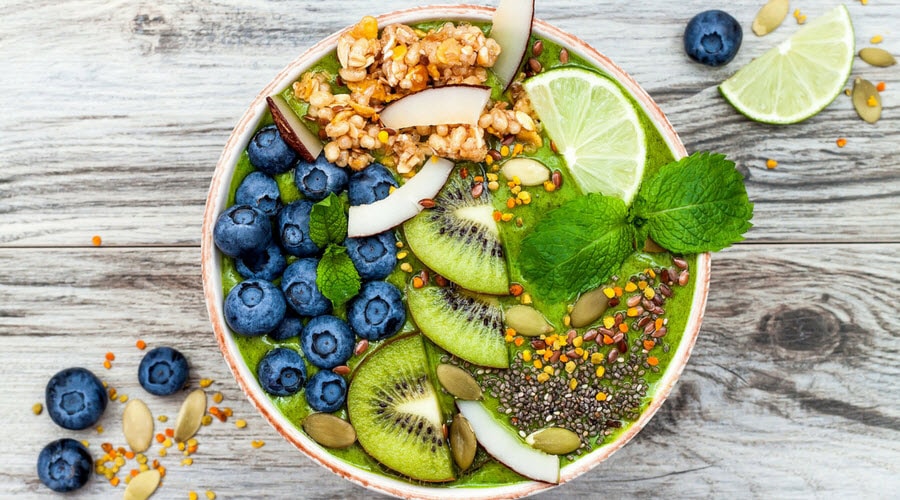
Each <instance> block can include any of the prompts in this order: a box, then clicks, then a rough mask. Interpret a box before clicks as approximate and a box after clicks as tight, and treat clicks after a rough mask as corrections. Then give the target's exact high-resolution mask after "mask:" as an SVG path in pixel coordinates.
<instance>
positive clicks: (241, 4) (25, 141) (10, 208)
mask: <svg viewBox="0 0 900 500" xmlns="http://www.w3.org/2000/svg"><path fill="white" fill-rule="evenodd" d="M420 3H421V2H413V1H398V2H392V4H391V7H392V8H393V7H396V8H404V7H412V6H415V5H418V4H420ZM757 3H758V2H737V3H736V4H735V5H733V6H730V9H731V11H732V13H733V14H734V15H735V16H736V17H737V18H738V19H739V20H740V21H741V22H742V23H743V24H744V25H745V26H749V23H750V21H751V20H752V18H753V16H754V15H755V12H756V9H757ZM838 3H839V2H837V1H835V0H829V1H827V2H818V3H816V4H815V5H809V6H808V7H805V6H801V8H803V9H804V11H805V12H806V13H807V14H808V15H809V16H810V18H814V17H815V16H816V15H819V14H821V13H823V12H825V11H826V10H828V9H829V8H830V7H832V6H834V5H837V4H838ZM51 5H52V7H51ZM688 5H689V4H688V3H683V2H654V3H653V4H652V5H647V4H646V3H645V2H612V3H609V4H593V5H588V6H585V5H584V2H576V1H572V0H566V1H560V2H538V6H537V15H538V17H540V18H542V19H545V20H547V21H549V22H551V23H554V24H557V25H558V26H560V27H561V28H563V29H566V30H568V31H570V32H572V33H573V34H576V35H577V36H580V37H581V38H583V39H584V40H586V41H587V42H589V43H590V44H592V45H593V46H594V47H597V48H598V49H599V50H600V51H601V52H604V53H606V54H607V55H609V56H610V57H611V58H612V59H613V60H614V61H616V62H617V63H618V64H620V65H621V66H622V67H623V68H624V69H625V70H626V71H628V72H630V73H631V74H632V75H633V76H634V77H635V78H636V79H637V81H638V82H640V83H641V84H642V85H644V86H645V88H646V89H647V91H648V92H649V93H650V94H651V95H652V96H653V97H654V98H655V99H656V100H657V101H658V102H659V103H660V105H661V106H662V108H663V110H664V111H665V112H667V113H668V115H669V117H670V119H671V121H672V122H673V123H674V125H675V128H676V130H678V131H679V132H680V134H681V136H682V137H683V139H684V141H685V142H686V144H687V146H688V149H689V150H691V151H693V150H701V149H709V150H715V151H720V152H723V153H726V154H728V155H729V156H731V157H733V158H734V159H735V160H736V161H737V162H738V164H739V165H740V168H741V169H742V171H743V172H745V173H746V174H747V175H748V177H749V180H748V188H749V192H750V196H751V198H752V199H753V200H754V201H756V203H757V210H756V217H755V223H756V225H755V227H754V228H753V230H752V231H751V232H750V234H749V238H750V239H751V240H753V241H768V242H778V241H813V240H823V239H824V240H827V241H833V242H841V241H843V242H853V241H860V240H861V239H866V240H869V239H873V238H874V239H877V240H879V241H887V240H890V241H897V240H898V239H900V206H898V204H897V203H895V198H896V196H897V194H898V192H900V176H897V175H896V165H897V161H896V157H897V156H898V153H900V126H898V125H900V123H898V120H900V118H898V117H897V114H896V113H893V112H892V110H891V108H892V104H891V103H892V102H893V101H895V100H896V98H897V97H896V96H898V95H900V94H898V93H897V90H896V89H900V71H898V70H897V69H896V68H897V67H894V68H887V69H884V68H872V67H868V66H867V65H866V64H864V63H862V62H860V61H858V62H857V64H856V68H855V71H854V74H860V75H863V76H865V77H867V78H869V79H872V80H874V81H885V82H886V83H887V87H888V90H887V92H886V93H885V96H884V99H885V102H886V103H887V108H888V109H887V110H886V112H885V114H884V115H885V116H884V119H883V120H882V121H881V123H879V124H878V125H877V126H875V127H873V126H870V125H868V124H866V123H864V122H862V121H861V120H859V119H857V118H856V117H855V115H854V112H853V110H852V109H851V107H850V102H849V99H848V98H845V97H844V96H841V97H839V98H838V100H837V102H836V103H834V104H833V105H832V106H830V107H829V108H828V109H827V110H826V111H825V112H823V113H821V114H820V115H818V116H816V117H814V118H813V119H811V120H809V121H808V122H806V123H803V124H800V125H796V126H791V127H773V126H766V125H760V124H755V123H752V122H750V121H749V120H747V119H745V118H743V117H742V116H740V115H739V114H737V113H736V112H735V111H734V110H733V109H731V107H730V106H729V105H728V104H727V103H725V102H724V100H723V99H722V98H721V97H719V96H718V92H717V90H716V85H717V84H718V83H719V82H721V81H722V80H723V79H725V78H727V77H728V76H729V75H730V74H731V73H732V72H733V71H734V70H735V69H736V68H738V67H740V66H741V65H743V64H745V63H747V62H748V61H750V60H751V58H753V57H755V56H757V55H759V54H761V53H762V52H763V51H764V50H766V49H767V48H769V47H772V46H774V45H775V44H776V43H777V42H778V41H780V40H781V39H783V38H785V37H786V36H787V35H789V34H790V33H792V32H793V31H795V30H796V29H797V26H796V23H795V22H794V21H793V19H792V18H789V19H788V20H787V21H786V23H785V25H784V26H783V27H782V28H781V29H779V30H777V31H776V32H775V33H773V34H772V35H769V36H767V37H764V38H757V37H755V36H753V35H752V34H751V33H750V31H749V29H748V30H747V34H746V35H745V42H744V46H743V48H742V50H741V52H740V54H739V55H738V58H737V60H736V61H735V62H733V63H732V64H730V65H728V66H726V67H724V68H720V69H711V68H706V67H702V66H700V65H697V64H694V63H691V62H690V61H689V60H688V59H687V57H686V56H685V55H684V51H683V49H682V47H681V36H682V32H683V29H684V25H685V23H686V21H687V20H688V19H689V18H690V17H691V16H692V15H693V14H694V13H695V12H696V11H698V10H701V9H702V7H703V3H702V2H697V4H696V5H697V7H696V8H691V7H689V6H688ZM849 7H850V9H851V12H852V14H853V18H854V21H855V23H856V28H857V33H858V36H857V40H858V43H859V44H860V45H862V44H864V43H866V42H867V40H868V38H869V37H870V36H872V35H874V34H875V33H883V34H885V35H887V36H886V41H885V42H884V43H883V44H882V46H884V47H886V48H888V49H889V50H893V51H894V52H897V51H898V50H900V44H898V42H897V38H896V37H891V36H890V32H891V26H892V25H891V24H890V23H889V22H888V20H889V19H895V18H896V14H897V12H898V11H900V0H882V1H879V2H877V3H873V4H872V5H868V6H862V5H860V4H858V3H857V2H852V3H850V4H849ZM380 10H386V9H384V8H382V9H380ZM364 12H366V13H368V12H372V7H371V6H370V4H368V3H367V2H362V1H359V0H354V1H346V2H342V3H341V8H339V9H333V8H331V4H330V3H327V4H326V3H319V2H290V3H287V2H262V1H251V0H241V1H231V2H208V1H199V0H192V1H189V0H172V1H168V2H163V3H160V4H159V5H157V2H130V1H123V0H120V1H114V2H106V1H100V0H82V1H68V2H59V3H58V5H57V2H52V3H48V2H40V1H39V2H11V3H10V2H5V3H4V5H3V6H0V15H2V19H3V21H2V23H0V40H3V43H2V44H0V59H2V60H3V61H6V64H7V67H8V69H7V71H8V74H9V75H10V76H11V77H5V78H3V79H2V80H0V107H2V109H4V110H8V111H7V112H5V113H3V114H2V116H0V134H2V136H3V140H2V143H0V213H4V214H10V213H14V214H15V217H8V216H7V217H4V218H3V220H2V221H0V245H3V246H20V245H29V246H56V245H84V244H87V243H88V242H89V241H90V237H91V236H92V235H93V234H102V235H103V236H104V239H105V241H106V242H107V243H108V244H111V245H158V244H168V245H195V244H197V242H198V234H199V231H198V228H199V221H200V218H201V213H202V209H203V203H204V200H205V196H204V195H205V192H206V189H207V187H208V185H209V178H210V176H211V172H212V168H213V166H214V165H215V163H216V160H217V158H218V156H219V154H220V152H221V148H222V146H223V145H224V143H225V140H226V138H227V136H228V134H229V132H230V130H231V127H232V126H233V124H234V123H235V122H236V121H237V118H238V117H239V116H240V114H241V113H242V111H243V109H244V107H245V106H246V105H247V104H248V103H249V102H250V100H251V99H252V97H253V96H255V95H256V93H257V92H258V91H259V90H260V89H261V88H262V87H263V86H264V85H265V83H267V82H268V80H269V79H270V78H271V77H272V76H273V75H274V74H275V73H276V72H277V71H278V70H279V69H280V68H281V67H283V66H284V65H285V64H287V62H288V61H290V60H292V59H293V58H294V57H295V56H296V55H297V54H299V53H300V52H301V51H303V50H305V49H306V48H307V47H309V46H311V45H312V44H313V43H314V42H315V41H317V40H319V39H320V38H322V37H323V36H325V35H327V34H329V33H331V32H334V31H336V30H339V29H342V28H343V27H345V26H348V25H350V24H352V23H354V22H355V21H356V20H357V19H358V18H359V17H360V15H361V13H364ZM573 12H577V13H578V15H572V13H573ZM85 26H90V29H85ZM660 68H665V69H664V70H660ZM838 137H846V138H847V139H848V146H847V147H846V148H844V149H838V148H837V147H836V146H835V140H836V139H837V138H838ZM768 158H775V159H777V160H779V162H780V166H779V168H778V169H776V170H774V171H769V170H767V169H766V168H765V161H766V159H768ZM872 213H875V214H879V215H880V216H881V217H879V218H873V217H869V214H872Z"/></svg>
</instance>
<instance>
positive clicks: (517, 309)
mask: <svg viewBox="0 0 900 500" xmlns="http://www.w3.org/2000/svg"><path fill="white" fill-rule="evenodd" d="M506 326H508V327H510V328H512V329H513V330H515V331H516V333H518V334H519V335H524V336H526V337H537V336H538V335H544V334H547V333H550V332H552V331H553V325H551V324H550V323H548V322H547V320H546V319H544V316H542V315H541V313H539V312H538V311H537V309H535V308H533V307H530V306H525V305H515V306H512V307H510V308H509V309H507V310H506Z"/></svg>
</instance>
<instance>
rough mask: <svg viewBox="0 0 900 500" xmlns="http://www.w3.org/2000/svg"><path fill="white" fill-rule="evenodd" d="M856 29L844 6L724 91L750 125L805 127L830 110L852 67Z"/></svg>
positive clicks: (773, 52)
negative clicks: (749, 121)
mask: <svg viewBox="0 0 900 500" xmlns="http://www.w3.org/2000/svg"><path fill="white" fill-rule="evenodd" d="M853 47H854V43H853V24H852V23H851V22H850V13H849V12H847V8H846V7H844V6H843V5H840V6H838V7H835V8H834V9H832V10H830V11H828V12H827V13H826V14H824V15H822V16H821V17H819V18H817V19H816V20H814V21H812V22H810V23H809V24H807V25H806V26H804V27H802V28H800V29H799V30H798V31H797V32H796V33H794V34H793V35H791V37H790V38H788V39H787V40H785V41H783V42H781V43H780V44H779V45H778V46H777V47H774V48H772V49H770V50H769V51H768V52H766V53H765V54H763V55H762V56H760V57H757V58H756V59H754V60H753V61H751V62H750V64H747V65H746V66H744V67H743V68H741V69H740V71H738V72H737V73H735V75H734V76H732V77H731V78H729V79H728V80H725V82H724V83H722V85H720V86H719V91H720V92H721V93H722V95H723V96H724V97H725V99H726V100H727V101H728V102H729V103H731V105H732V106H734V107H735V109H737V110H738V111H740V112H741V113H743V114H744V115H746V116H747V117H748V118H750V119H751V120H755V121H758V122H763V123H772V124H777V125H786V124H789V123H797V122H801V121H803V120H805V119H807V118H809V117H811V116H813V115H815V114H816V113H818V112H819V111H822V110H823V109H825V107H826V106H828V105H829V104H831V101H833V100H834V98H835V97H837V96H838V94H840V93H841V90H843V88H844V84H845V83H846V82H847V79H848V78H849V77H850V70H851V69H852V67H853V53H854V48H853Z"/></svg>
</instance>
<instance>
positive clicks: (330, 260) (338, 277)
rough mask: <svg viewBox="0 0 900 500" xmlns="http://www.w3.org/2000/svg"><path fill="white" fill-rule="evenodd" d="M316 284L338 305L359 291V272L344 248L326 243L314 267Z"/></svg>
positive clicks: (323, 293)
mask: <svg viewBox="0 0 900 500" xmlns="http://www.w3.org/2000/svg"><path fill="white" fill-rule="evenodd" d="M316 286H318V287H319V291H321V292H322V295H324V296H326V297H328V299H329V300H331V302H332V303H333V304H334V305H335V306H340V305H341V304H343V303H344V302H347V301H348V300H350V299H352V298H353V297H354V296H356V294H357V293H359V287H360V279H359V273H358V272H357V271H356V267H354V266H353V261H352V260H350V256H349V255H347V249H346V248H344V247H341V246H337V245H328V248H326V249H325V253H324V254H323V255H322V258H321V259H320V260H319V265H318V266H317V267H316Z"/></svg>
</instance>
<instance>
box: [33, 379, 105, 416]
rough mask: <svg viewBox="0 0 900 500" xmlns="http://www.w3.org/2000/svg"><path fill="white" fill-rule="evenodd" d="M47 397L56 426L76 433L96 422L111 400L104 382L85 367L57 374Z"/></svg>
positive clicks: (47, 404)
mask: <svg viewBox="0 0 900 500" xmlns="http://www.w3.org/2000/svg"><path fill="white" fill-rule="evenodd" d="M44 397H45V406H46V407H47V413H49V414H50V418H51V419H53V421H54V422H56V425H58V426H60V427H62V428H65V429H70V430H76V431H77V430H81V429H86V428H88V427H90V426H92V425H94V424H95V423H97V421H98V420H100V416H101V415H103V411H104V410H106V403H107V402H108V401H109V398H108V396H107V395H106V389H104V388H103V383H102V382H100V379H99V378H97V376H96V375H94V374H93V373H91V371H90V370H87V369H85V368H66V369H65V370H63V371H61V372H59V373H57V374H56V375H54V376H53V377H52V378H51V379H50V381H49V382H47V389H46V390H45V391H44Z"/></svg>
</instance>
